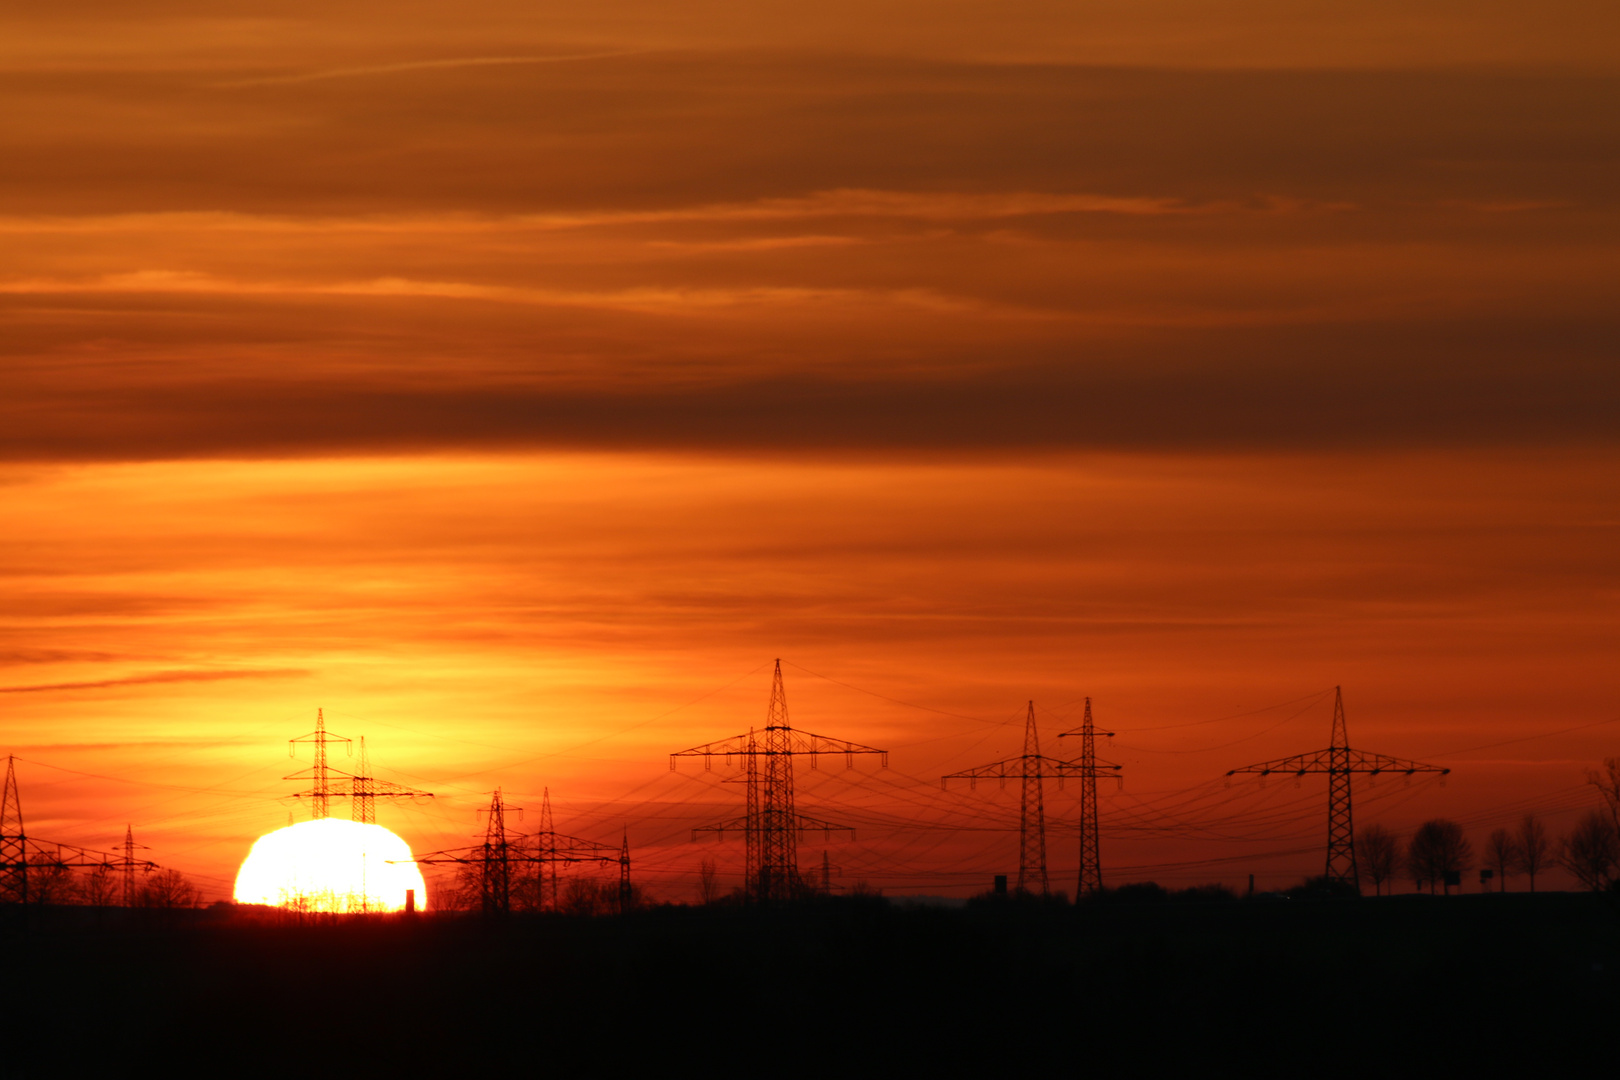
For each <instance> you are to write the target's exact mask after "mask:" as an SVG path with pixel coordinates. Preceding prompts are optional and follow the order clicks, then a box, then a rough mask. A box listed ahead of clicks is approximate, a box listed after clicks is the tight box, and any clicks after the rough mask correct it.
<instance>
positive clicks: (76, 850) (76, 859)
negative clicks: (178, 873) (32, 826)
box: [23, 836, 157, 870]
mask: <svg viewBox="0 0 1620 1080" xmlns="http://www.w3.org/2000/svg"><path fill="white" fill-rule="evenodd" d="M23 843H24V844H25V845H26V848H25V854H24V856H23V857H24V858H25V859H26V860H27V862H28V865H29V866H59V867H62V868H63V869H66V870H72V869H76V868H80V867H86V866H113V865H115V864H116V865H117V866H118V867H119V868H122V867H123V865H124V857H123V856H122V855H112V854H109V853H107V852H105V851H93V850H91V849H90V848H81V847H75V846H73V845H72V844H58V843H54V842H53V841H50V840H38V839H35V838H34V837H32V836H30V837H27V838H26V839H25V840H24V841H23ZM143 867H145V868H148V869H152V870H156V869H157V864H156V863H143V862H137V863H135V868H136V869H141V868H143Z"/></svg>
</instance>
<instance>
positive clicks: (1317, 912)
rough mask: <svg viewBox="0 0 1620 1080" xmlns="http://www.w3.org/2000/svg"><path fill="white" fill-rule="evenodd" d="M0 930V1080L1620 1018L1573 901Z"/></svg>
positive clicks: (466, 1065)
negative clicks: (0, 1005)
mask: <svg viewBox="0 0 1620 1080" xmlns="http://www.w3.org/2000/svg"><path fill="white" fill-rule="evenodd" d="M4 914H6V915H9V916H10V917H11V921H10V922H9V923H8V925H7V926H6V927H5V929H4V930H3V941H4V950H5V951H4V956H5V966H4V972H5V978H4V983H5V1002H4V1014H3V1015H4V1017H5V1020H6V1024H5V1030H6V1031H7V1032H9V1034H8V1035H7V1037H6V1039H5V1043H6V1046H5V1051H4V1055H3V1058H0V1061H3V1064H0V1075H4V1076H8V1077H10V1076H53V1075H62V1074H78V1073H85V1072H90V1071H95V1072H99V1073H103V1074H105V1075H130V1074H133V1073H136V1072H141V1073H144V1072H147V1071H149V1068H150V1067H151V1066H153V1065H156V1066H157V1067H160V1068H163V1069H165V1070H166V1071H168V1070H179V1071H180V1072H181V1074H182V1075H193V1074H197V1073H208V1074H222V1075H231V1074H237V1075H295V1074H297V1075H306V1074H307V1075H318V1076H329V1075H338V1074H347V1075H358V1076H373V1075H389V1074H395V1073H398V1074H400V1075H427V1076H465V1075H471V1074H473V1073H476V1072H480V1071H482V1070H486V1069H488V1070H495V1069H500V1070H507V1069H512V1070H517V1074H527V1073H531V1072H532V1073H535V1074H538V1075H542V1076H546V1075H599V1074H609V1075H611V1074H617V1073H621V1072H629V1071H635V1072H646V1071H650V1070H657V1071H660V1072H668V1073H670V1074H677V1075H685V1074H687V1073H696V1074H698V1075H710V1074H713V1075H725V1074H731V1073H735V1072H739V1071H740V1072H745V1073H762V1074H792V1075H797V1074H801V1073H818V1072H836V1073H857V1074H866V1073H871V1072H879V1071H883V1072H898V1073H901V1074H913V1073H919V1072H952V1073H955V1072H962V1071H973V1072H991V1073H1018V1072H1022V1071H1026V1070H1027V1069H1029V1068H1032V1067H1047V1066H1057V1067H1058V1068H1060V1069H1062V1070H1064V1071H1067V1072H1080V1071H1085V1070H1090V1069H1093V1068H1097V1067H1099V1066H1104V1067H1117V1068H1121V1069H1126V1070H1131V1071H1136V1070H1138V1069H1150V1068H1155V1067H1157V1068H1162V1067H1165V1066H1169V1065H1181V1066H1185V1067H1187V1068H1188V1069H1189V1071H1190V1070H1193V1069H1196V1070H1198V1071H1200V1072H1204V1071H1213V1072H1218V1073H1222V1074H1224V1073H1228V1072H1259V1073H1265V1074H1272V1073H1278V1072H1293V1071H1304V1072H1309V1073H1321V1072H1327V1073H1339V1072H1350V1071H1356V1072H1373V1073H1377V1072H1383V1071H1396V1072H1400V1073H1406V1072H1409V1071H1411V1070H1413V1069H1414V1068H1417V1067H1419V1066H1428V1065H1441V1066H1446V1067H1448V1068H1452V1069H1473V1068H1476V1067H1488V1066H1490V1065H1492V1064H1495V1063H1501V1062H1503V1061H1506V1060H1534V1061H1535V1062H1537V1063H1538V1070H1541V1071H1544V1070H1547V1069H1552V1070H1554V1071H1563V1070H1562V1069H1561V1068H1560V1065H1561V1063H1563V1062H1570V1063H1573V1062H1574V1061H1575V1060H1577V1059H1578V1058H1580V1057H1585V1056H1588V1055H1590V1054H1596V1055H1598V1056H1599V1057H1600V1058H1601V1059H1602V1060H1604V1061H1609V1060H1611V1059H1612V1049H1611V1047H1612V1031H1613V1030H1614V1027H1615V1024H1616V1021H1617V1020H1620V1011H1617V1007H1620V992H1617V981H1616V976H1617V975H1620V915H1617V912H1616V910H1615V909H1614V908H1613V907H1612V906H1611V905H1610V904H1609V903H1608V902H1606V901H1605V900H1604V899H1602V898H1600V897H1596V896H1589V895H1579V894H1560V893H1552V894H1542V895H1536V896H1530V895H1523V894H1510V895H1506V896H1460V897H1450V898H1439V897H1434V898H1431V897H1426V896H1402V897H1395V898H1386V899H1379V900H1372V899H1363V900H1292V901H1269V902H1268V901H1232V902H1224V903H1223V902H1210V903H1190V902H1158V903H1139V904H1116V905H1112V906H1095V907H1088V908H1085V909H1081V910H1076V909H1075V908H1072V907H1067V906H1056V905H1052V906H1044V905H1038V904H1027V905H1024V904H1000V905H984V906H973V907H970V908H968V909H966V910H939V909H902V908H896V907H891V906H889V905H888V904H886V903H885V902H883V901H882V900H874V899H864V900H863V899H848V900H833V901H824V902H820V903H813V904H807V905H805V906H803V907H794V908H788V909H782V910H776V911H749V910H743V909H735V908H724V907H718V908H661V909H653V910H648V911H642V912H637V913H635V914H633V915H631V916H629V917H627V918H622V919H618V918H601V919H573V918H567V917H531V918H524V917H514V918H512V919H511V920H509V921H507V922H505V923H486V922H484V921H482V920H479V919H476V918H472V917H447V916H440V917H434V918H420V919H416V920H406V919H404V918H400V917H385V918H373V919H369V920H362V919H343V920H333V921H325V922H306V923H304V924H298V923H295V922H281V923H277V922H271V921H266V920H264V919H256V918H252V917H248V916H244V915H242V914H235V913H232V912H230V911H229V910H228V909H213V910H209V911H203V912H195V913H191V912H187V913H183V914H182V916H181V917H180V918H164V917H162V915H161V913H155V912H153V913H142V912H136V913H133V914H134V915H135V916H137V917H135V918H131V919H128V920H127V921H126V920H125V919H123V918H122V916H123V915H124V913H123V912H120V911H106V912H100V913H97V912H95V911H93V910H88V909H48V910H43V911H37V912H30V913H29V915H30V921H29V923H28V924H27V925H22V924H20V923H19V922H18V920H17V918H16V917H17V915H18V914H19V913H18V912H17V911H16V910H15V909H12V910H11V911H9V912H5V913H4ZM143 914H149V915H152V916H154V917H153V918H150V919H143V918H140V917H139V916H141V915H143ZM1572 1068H1573V1064H1571V1069H1572ZM1605 1069H1606V1066H1605ZM1178 1071H1180V1070H1178Z"/></svg>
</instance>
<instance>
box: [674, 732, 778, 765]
mask: <svg viewBox="0 0 1620 1080" xmlns="http://www.w3.org/2000/svg"><path fill="white" fill-rule="evenodd" d="M750 747H753V748H754V752H756V753H757V752H758V749H757V747H758V744H757V742H755V739H754V737H753V736H752V735H751V734H750V735H733V736H732V737H731V738H729V739H721V740H720V741H718V742H712V743H704V744H703V745H702V746H694V747H692V748H691V749H690V750H677V751H675V752H674V753H673V754H671V755H669V771H670V772H674V771H675V759H676V758H702V759H703V768H704V769H705V770H707V769H708V768H709V767H710V765H711V763H712V760H713V759H714V758H717V757H723V758H726V759H727V763H728V764H729V763H730V759H731V758H733V757H735V756H737V755H739V754H747V753H748V752H749V750H750Z"/></svg>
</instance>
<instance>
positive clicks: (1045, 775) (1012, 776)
mask: <svg viewBox="0 0 1620 1080" xmlns="http://www.w3.org/2000/svg"><path fill="white" fill-rule="evenodd" d="M1032 765H1033V768H1032V767H1031V766H1032ZM1081 767H1082V766H1081V764H1080V762H1078V761H1060V760H1058V759H1057V758H1049V757H1039V756H1035V757H1026V756H1024V755H1022V754H1020V755H1019V756H1018V757H1011V758H1007V759H1006V760H1005V761H993V762H991V763H990V764H989V765H980V766H978V767H977V768H973V769H963V770H962V771H961V772H953V773H948V774H947V775H945V776H942V777H940V785H941V786H942V787H943V786H945V782H946V781H948V780H967V781H970V782H971V781H978V780H1034V779H1037V778H1039V779H1043V780H1045V779H1050V778H1053V777H1061V776H1077V775H1079V771H1080V769H1081Z"/></svg>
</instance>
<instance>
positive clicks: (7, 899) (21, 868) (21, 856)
mask: <svg viewBox="0 0 1620 1080" xmlns="http://www.w3.org/2000/svg"><path fill="white" fill-rule="evenodd" d="M4 798H5V801H4V802H3V803H0V902H4V903H10V904H26V903H28V835H27V833H26V832H25V831H24V830H23V816H22V799H21V798H20V797H19V796H18V795H17V759H16V758H15V757H10V756H8V757H7V758H6V793H5V797H4Z"/></svg>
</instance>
